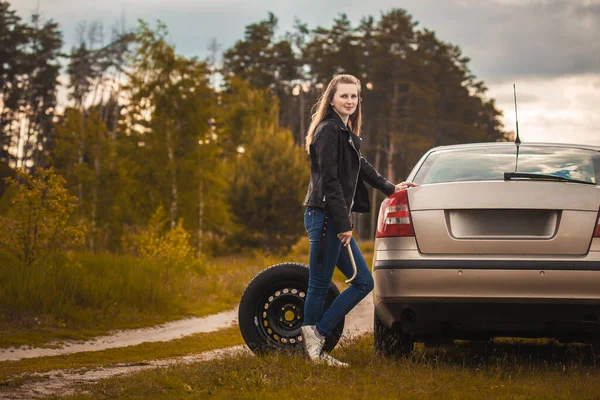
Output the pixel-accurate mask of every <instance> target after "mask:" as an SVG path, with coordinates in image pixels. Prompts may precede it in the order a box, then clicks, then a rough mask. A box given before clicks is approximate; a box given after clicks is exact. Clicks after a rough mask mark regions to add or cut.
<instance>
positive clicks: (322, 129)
mask: <svg viewBox="0 0 600 400" xmlns="http://www.w3.org/2000/svg"><path fill="white" fill-rule="evenodd" d="M361 141H362V138H361V137H359V136H357V135H355V134H354V133H352V132H351V131H350V129H349V128H348V127H347V126H346V124H344V122H343V121H342V119H341V118H340V117H339V115H338V114H337V113H336V112H335V111H334V110H333V109H332V108H331V107H329V111H328V113H327V115H326V116H325V118H324V119H323V121H321V123H320V124H319V125H318V126H317V129H316V130H315V134H314V136H313V139H312V142H311V144H310V183H309V185H308V193H307V194H306V198H305V199H304V205H305V206H313V207H320V208H324V209H325V210H327V213H328V215H329V216H330V217H331V218H332V220H333V224H334V225H335V230H336V233H341V232H347V231H350V230H352V223H351V216H350V211H349V210H351V211H354V212H369V211H370V208H371V207H370V202H369V192H368V191H367V187H366V186H365V184H364V182H367V183H368V184H369V185H371V186H372V187H374V188H375V189H379V190H381V191H382V192H383V193H385V194H386V195H387V196H389V195H391V194H392V193H394V187H395V186H394V185H393V184H392V183H390V182H389V181H388V180H387V179H385V178H384V177H383V176H381V175H380V174H379V173H378V172H377V171H376V170H375V168H373V166H372V165H371V164H369V162H368V161H367V160H365V158H364V157H363V156H362V155H361V154H360V145H361Z"/></svg>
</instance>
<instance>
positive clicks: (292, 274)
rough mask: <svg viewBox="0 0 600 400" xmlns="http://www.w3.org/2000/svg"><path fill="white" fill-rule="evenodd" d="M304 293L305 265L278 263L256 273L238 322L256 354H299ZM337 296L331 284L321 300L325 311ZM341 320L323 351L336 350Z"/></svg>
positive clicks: (306, 268) (305, 282) (342, 323)
mask: <svg viewBox="0 0 600 400" xmlns="http://www.w3.org/2000/svg"><path fill="white" fill-rule="evenodd" d="M307 289H308V265H306V264H300V263H282V264H276V265H273V266H271V267H269V268H267V269H265V270H263V271H261V272H260V273H258V274H257V275H256V276H255V277H254V278H253V279H252V281H250V283H249V284H248V286H247V287H246V290H244V293H243V295H242V299H241V301H240V307H239V311H238V322H239V326H240V331H241V332H242V336H243V338H244V340H245V341H246V344H247V345H248V347H249V348H250V350H252V351H253V352H254V353H256V354H264V353H269V352H273V351H290V352H298V351H302V348H303V347H302V336H301V334H300V328H301V327H302V322H303V321H304V317H303V316H304V300H305V299H306V291H307ZM339 294H340V292H339V290H338V288H337V286H335V284H334V283H333V282H331V283H330V285H329V292H328V293H327V298H326V299H325V310H327V308H328V307H329V306H330V305H331V303H332V302H333V300H335V298H336V297H337V296H338V295H339ZM343 330H344V320H342V322H340V323H339V324H338V326H336V327H335V329H334V330H333V332H332V334H331V335H330V336H328V337H327V339H326V340H325V347H324V350H325V351H327V352H330V351H331V350H333V348H334V347H335V346H336V344H337V343H338V341H339V340H340V337H341V336H342V332H343Z"/></svg>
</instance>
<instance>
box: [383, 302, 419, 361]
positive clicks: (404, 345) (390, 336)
mask: <svg viewBox="0 0 600 400" xmlns="http://www.w3.org/2000/svg"><path fill="white" fill-rule="evenodd" d="M373 330H374V335H373V336H374V346H375V353H376V354H381V355H383V356H385V357H404V356H407V355H409V354H410V353H412V351H413V349H414V343H415V342H414V340H413V337H412V335H409V334H407V333H405V332H403V331H402V330H396V329H392V328H388V327H386V326H385V325H384V324H383V322H382V321H381V320H380V319H379V317H377V313H375V317H374V321H373Z"/></svg>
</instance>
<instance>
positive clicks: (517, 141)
mask: <svg viewBox="0 0 600 400" xmlns="http://www.w3.org/2000/svg"><path fill="white" fill-rule="evenodd" d="M513 93H514V97H515V123H516V125H517V136H516V137H515V145H516V146H517V157H516V159H515V172H517V166H518V165H519V145H520V144H521V138H520V137H519V116H518V114H517V85H515V84H514V83H513Z"/></svg>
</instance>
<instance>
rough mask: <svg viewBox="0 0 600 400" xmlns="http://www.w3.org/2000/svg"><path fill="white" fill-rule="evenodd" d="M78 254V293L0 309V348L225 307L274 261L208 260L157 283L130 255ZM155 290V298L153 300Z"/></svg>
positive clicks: (148, 323)
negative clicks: (33, 306)
mask: <svg viewBox="0 0 600 400" xmlns="http://www.w3.org/2000/svg"><path fill="white" fill-rule="evenodd" d="M80 259H81V260H83V262H81V267H79V269H78V270H76V271H75V272H73V275H74V276H73V277H72V278H71V280H77V281H79V282H80V283H79V285H80V289H78V290H79V291H80V292H81V295H80V296H75V297H74V298H73V299H72V302H70V303H68V302H65V303H63V304H61V305H60V307H59V306H57V307H55V308H54V309H53V308H52V307H51V304H52V301H51V299H47V300H44V301H45V302H46V301H47V302H48V303H49V304H50V306H49V308H48V309H47V311H45V312H39V313H33V312H22V313H16V312H14V311H13V312H12V313H11V314H12V315H10V316H7V313H2V310H1V309H0V315H2V314H4V316H3V317H2V316H0V347H10V346H19V345H33V346H43V345H48V344H49V343H51V342H53V341H55V340H64V339H86V338H90V337H92V336H97V335H101V334H107V333H108V331H109V330H111V329H130V328H139V327H146V326H151V325H155V324H159V323H163V322H166V321H170V320H175V319H180V318H182V317H185V316H205V315H209V314H213V313H216V312H219V311H223V310H228V309H231V308H233V307H235V306H236V305H237V304H238V303H239V299H240V297H241V294H242V292H243V290H244V289H245V287H246V285H247V283H248V282H249V281H250V279H251V278H252V277H253V276H254V275H255V274H256V273H258V272H259V271H261V270H262V269H264V268H266V267H267V266H269V265H270V264H272V263H274V262H276V261H277V260H276V259H275V258H273V257H268V256H263V255H261V254H255V255H240V256H231V257H219V258H215V259H210V260H207V261H206V262H205V263H204V271H203V272H202V273H198V272H192V271H188V272H185V273H182V274H181V276H180V277H178V280H179V282H178V283H177V285H173V286H172V287H170V288H162V285H159V287H158V288H157V287H156V285H150V284H147V282H146V278H147V276H145V275H144V273H145V272H144V271H143V267H142V266H140V265H137V264H136V260H135V259H134V258H132V257H128V256H117V255H96V256H94V257H92V256H90V255H81V256H80ZM40 290H44V289H43V287H42V288H41V289H40ZM152 291H154V292H155V294H154V297H153V296H152ZM157 291H158V292H161V293H160V296H161V297H162V299H161V300H157V298H158V295H156V292H157ZM48 292H50V291H48ZM49 295H50V293H47V294H44V293H42V294H40V296H49ZM153 299H154V300H153ZM0 308H1V307H0Z"/></svg>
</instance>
